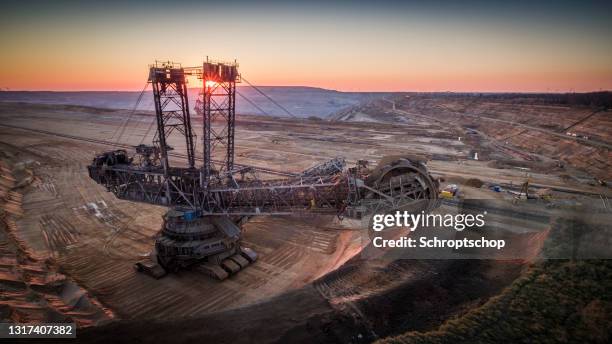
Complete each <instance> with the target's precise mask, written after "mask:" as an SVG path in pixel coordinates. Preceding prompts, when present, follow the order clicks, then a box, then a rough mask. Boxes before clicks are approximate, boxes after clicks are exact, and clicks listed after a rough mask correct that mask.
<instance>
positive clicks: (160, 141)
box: [149, 62, 195, 174]
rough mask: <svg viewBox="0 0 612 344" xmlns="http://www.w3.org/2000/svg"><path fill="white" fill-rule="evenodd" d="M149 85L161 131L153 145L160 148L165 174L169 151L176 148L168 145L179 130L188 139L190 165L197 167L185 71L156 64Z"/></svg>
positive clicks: (168, 64)
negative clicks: (169, 139)
mask: <svg viewBox="0 0 612 344" xmlns="http://www.w3.org/2000/svg"><path fill="white" fill-rule="evenodd" d="M149 82H151V84H152V86H153V98H154V103H155V115H156V119H157V132H156V134H155V138H154V139H153V143H154V144H155V145H157V146H158V147H159V149H160V152H161V159H162V167H163V168H164V170H165V172H167V169H168V168H169V167H170V166H169V163H168V150H171V149H172V148H171V147H170V146H169V145H168V140H167V138H168V137H169V136H170V134H172V132H173V131H174V130H176V131H178V132H179V133H181V134H182V135H183V136H184V137H185V147H186V151H187V162H188V164H189V167H190V168H195V148H194V137H193V136H194V135H193V131H192V129H191V116H190V114H189V100H188V96H187V83H186V81H185V71H184V70H183V69H182V68H180V66H175V65H174V64H173V63H170V62H168V63H163V64H160V63H157V62H156V64H155V65H153V66H151V68H150V72H149ZM166 174H167V173H166Z"/></svg>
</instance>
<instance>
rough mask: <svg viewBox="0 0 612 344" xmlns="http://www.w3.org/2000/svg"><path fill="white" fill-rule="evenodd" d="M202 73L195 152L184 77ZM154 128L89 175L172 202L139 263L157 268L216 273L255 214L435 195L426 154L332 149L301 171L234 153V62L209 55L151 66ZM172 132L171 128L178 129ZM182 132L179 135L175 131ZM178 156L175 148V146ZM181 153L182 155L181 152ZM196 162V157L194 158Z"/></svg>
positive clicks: (235, 260) (237, 264) (418, 202)
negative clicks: (357, 156) (176, 161)
mask: <svg viewBox="0 0 612 344" xmlns="http://www.w3.org/2000/svg"><path fill="white" fill-rule="evenodd" d="M188 76H195V77H197V78H199V79H201V80H202V84H203V89H202V92H201V95H200V97H201V98H200V99H198V104H199V109H198V112H199V113H201V114H202V117H201V118H202V126H203V132H202V147H203V156H201V157H196V154H195V151H196V150H195V140H196V136H195V134H194V131H193V129H192V126H191V120H192V119H191V116H190V110H189V101H188V96H187V82H186V77H188ZM148 82H149V83H150V84H151V85H152V89H153V98H154V103H155V115H156V124H157V131H156V134H155V137H154V139H153V144H152V145H143V144H141V145H139V146H136V147H135V152H134V155H133V156H128V155H129V154H128V152H127V151H126V150H115V151H109V152H104V153H102V154H99V155H97V156H96V157H95V158H94V159H93V162H92V164H91V165H89V166H88V171H89V176H90V177H91V178H92V179H93V180H94V181H96V182H97V183H98V184H101V185H103V186H105V187H106V189H107V190H108V191H110V192H112V193H113V194H114V195H115V196H116V197H117V198H120V199H124V200H130V201H136V202H145V203H149V204H156V205H162V206H166V207H168V208H170V209H169V210H168V211H167V213H166V214H165V215H164V218H163V225H162V228H161V230H160V232H159V235H158V237H157V239H156V242H155V250H154V254H152V257H151V260H150V261H144V262H139V263H137V268H138V269H139V270H141V271H144V272H147V273H149V274H150V275H153V276H154V277H161V276H163V275H164V274H165V273H166V272H173V271H177V270H179V269H181V268H185V267H188V266H193V265H196V266H197V268H198V269H200V270H202V271H204V272H206V273H208V274H209V275H211V276H212V277H214V278H217V279H220V280H223V279H225V278H227V277H229V276H231V275H232V274H235V273H237V272H238V271H240V270H241V269H244V268H245V267H246V266H248V265H249V264H252V263H253V262H255V261H256V259H257V254H256V253H255V252H254V251H253V250H251V249H249V248H247V247H244V246H243V245H242V244H241V237H242V235H241V226H242V225H243V224H244V223H245V222H246V221H248V219H249V218H251V217H253V216H264V215H291V214H296V213H313V214H332V215H338V216H348V217H353V218H360V217H363V216H367V215H368V214H372V213H375V212H379V213H380V212H390V211H395V210H410V211H416V212H421V211H426V212H428V211H430V210H432V209H433V208H434V207H436V206H437V204H438V182H437V181H436V180H435V179H434V178H433V177H432V176H431V175H430V174H429V173H428V171H427V168H426V166H425V164H424V162H423V161H421V160H419V159H415V158H410V157H397V158H393V159H382V161H381V163H379V164H378V166H376V167H374V168H370V167H369V166H368V164H367V161H358V162H357V165H356V166H354V167H351V168H347V167H346V164H345V161H344V159H343V158H340V157H338V158H335V159H332V160H330V161H327V162H324V163H322V164H319V165H316V166H314V167H312V168H310V169H308V170H305V171H303V172H302V173H289V172H284V171H275V170H271V169H267V168H260V167H254V166H248V165H242V164H237V163H235V162H234V130H235V118H236V116H235V115H236V113H235V105H236V83H238V82H240V74H239V73H238V65H237V64H236V63H235V62H234V63H227V62H217V61H210V60H206V61H205V62H204V63H203V64H202V65H201V66H198V67H182V66H180V65H178V64H174V63H171V62H167V63H159V62H156V63H155V64H153V65H151V66H150V72H149V79H148ZM172 133H179V134H180V135H174V136H175V137H173V139H174V140H173V142H172V144H173V145H183V146H184V151H185V152H186V155H180V157H183V158H186V166H171V165H170V161H169V152H170V151H171V150H172V147H171V146H170V145H169V142H168V141H169V138H170V134H172ZM177 136H178V137H177ZM181 137H182V138H181ZM172 156H173V157H174V156H177V153H174V154H173V155H172ZM183 160H185V159H183ZM196 162H197V163H198V165H196Z"/></svg>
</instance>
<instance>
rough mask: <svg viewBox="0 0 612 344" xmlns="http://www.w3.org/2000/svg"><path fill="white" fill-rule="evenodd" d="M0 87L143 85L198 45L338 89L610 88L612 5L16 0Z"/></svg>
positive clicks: (272, 77) (0, 60)
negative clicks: (152, 70)
mask: <svg viewBox="0 0 612 344" xmlns="http://www.w3.org/2000/svg"><path fill="white" fill-rule="evenodd" d="M1 6H2V7H1V10H0V43H1V46H2V52H1V54H0V88H9V89H11V90H58V91H59V90H140V89H142V87H143V86H144V83H145V82H146V77H147V65H148V64H149V63H151V62H153V61H154V60H155V59H171V60H174V61H178V62H182V63H183V65H198V64H200V63H201V61H202V59H203V58H204V57H205V56H210V57H212V58H217V59H228V60H233V59H234V58H235V59H237V60H238V62H239V63H240V71H241V73H242V74H244V76H245V77H246V78H247V79H248V80H249V81H251V82H253V83H256V84H259V85H304V86H315V87H323V88H329V89H337V90H342V91H493V92H504V91H524V92H538V91H544V92H567V91H577V92H579V91H593V90H600V89H608V90H609V89H612V3H611V2H610V1H607V2H583V1H572V2H563V1H548V2H539V1H525V2H519V3H515V4H505V3H504V2H495V1H471V2H462V3H459V2H454V1H429V2H426V3H418V2H407V1H384V0H383V1H368V2H359V1H350V2H349V1H345V2H332V1H316V0H311V1H308V2H303V3H297V2H289V1H279V2H256V1H242V2H240V1H238V2H236V1H234V2H232V1H226V0H224V1H218V2H206V1H204V2H202V1H199V2H174V1H131V2H123V1H106V2H104V3H93V2H92V3H87V2H84V1H74V2H71V1H44V2H37V1H15V2H12V3H10V2H9V3H3V5H1ZM192 86H195V85H193V84H192Z"/></svg>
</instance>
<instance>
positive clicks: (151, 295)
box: [0, 98, 610, 342]
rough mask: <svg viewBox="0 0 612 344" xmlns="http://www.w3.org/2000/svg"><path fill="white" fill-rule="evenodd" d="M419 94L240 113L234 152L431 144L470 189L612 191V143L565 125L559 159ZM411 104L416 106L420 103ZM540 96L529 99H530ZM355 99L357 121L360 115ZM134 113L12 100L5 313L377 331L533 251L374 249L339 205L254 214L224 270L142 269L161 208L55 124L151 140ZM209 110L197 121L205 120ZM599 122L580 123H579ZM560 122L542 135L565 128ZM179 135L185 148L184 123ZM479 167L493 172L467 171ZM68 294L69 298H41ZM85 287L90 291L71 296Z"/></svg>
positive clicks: (280, 166) (265, 154)
mask: <svg viewBox="0 0 612 344" xmlns="http://www.w3.org/2000/svg"><path fill="white" fill-rule="evenodd" d="M401 101H403V100H401V99H400V100H398V104H399V103H400V102H401ZM411 101H412V100H410V99H408V98H407V100H406V102H407V103H406V105H402V106H405V107H399V106H398V108H396V109H395V110H393V109H391V108H390V104H389V103H388V102H381V103H380V104H378V103H372V104H368V105H367V106H366V107H365V108H358V109H354V110H353V111H354V112H353V113H351V112H347V114H342V115H339V117H338V118H339V119H341V120H340V121H333V122H328V121H319V120H294V119H278V118H267V117H257V116H241V117H239V118H238V122H237V123H238V124H237V129H236V160H237V162H239V163H243V164H251V165H255V166H261V167H266V168H272V169H277V170H284V171H291V172H297V171H301V170H303V169H305V168H307V167H310V166H312V165H314V164H315V163H317V162H321V161H324V160H326V159H328V158H332V157H335V156H345V157H346V158H347V160H348V162H349V164H351V163H352V162H355V161H356V160H358V159H368V160H371V161H373V162H375V161H376V160H377V159H379V158H381V157H383V156H386V155H397V154H420V155H425V156H427V157H429V158H430V159H431V161H430V162H429V163H428V166H429V168H430V169H431V170H432V172H433V173H434V174H435V175H437V176H440V177H443V178H444V179H445V180H446V181H447V182H445V183H455V184H459V185H460V186H461V190H462V191H461V192H462V193H463V195H464V196H465V197H467V198H485V199H488V198H501V199H503V198H508V197H510V198H511V197H512V196H511V195H508V194H501V193H495V192H493V191H490V190H488V188H487V187H486V186H489V185H504V187H506V188H508V189H513V188H514V189H519V188H520V185H521V184H522V183H523V182H524V181H525V179H526V178H527V177H526V174H527V173H528V174H529V180H530V183H531V185H533V187H535V188H540V189H542V188H549V189H552V190H554V192H555V193H556V194H555V196H556V197H558V198H560V199H563V198H571V197H583V196H582V194H597V195H602V196H604V197H607V196H609V195H610V189H609V188H608V187H604V186H601V185H598V184H596V183H593V177H594V176H595V177H598V178H604V179H608V178H609V168H608V167H609V165H608V164H609V161H610V160H609V157H610V153H609V150H608V148H605V146H597V147H593V146H592V145H589V144H590V143H589V144H584V143H583V142H581V141H575V140H573V139H569V140H570V141H571V142H570V143H568V145H570V146H572V147H573V145H576V146H577V147H576V148H575V149H574V150H571V152H570V153H568V154H566V155H563V156H562V157H561V160H563V161H564V162H566V166H564V167H558V164H556V163H555V161H558V160H559V156H558V155H559V154H561V153H562V152H561V153H560V151H559V150H558V148H554V149H553V148H551V149H550V150H549V149H545V150H536V151H532V150H531V149H530V147H528V146H527V144H526V143H523V144H515V143H513V142H514V141H512V142H510V138H508V137H503V138H502V137H501V134H500V133H497V132H495V129H494V128H493V127H494V126H490V127H489V126H487V125H484V124H481V125H479V126H474V125H472V124H470V125H468V124H461V123H455V122H453V121H454V119H453V117H452V116H454V115H451V114H445V115H440V116H439V118H438V116H437V115H436V116H433V114H432V111H433V110H431V109H437V108H438V107H436V106H433V105H431V104H427V103H426V101H425V100H419V102H417V103H415V104H416V105H415V104H413V103H410V102H411ZM445 106H447V107H452V106H455V104H454V103H450V104H446V103H445ZM457 106H458V105H457ZM474 106H476V105H474ZM482 106H486V104H485V105H482ZM408 107H414V108H416V109H419V111H420V112H419V113H418V114H415V115H411V112H410V111H409V109H408ZM400 109H405V110H400ZM411 109H412V108H411ZM487 109H489V108H487ZM489 110H490V109H489ZM489 110H487V111H489ZM540 110H541V109H540V108H537V109H534V108H529V109H527V110H525V109H524V108H523V107H521V111H526V112H527V113H531V112H537V111H540ZM449 111H450V110H449ZM466 111H467V110H466ZM470 111H471V110H470ZM508 111H510V110H508ZM542 111H543V110H542ZM356 113H358V114H359V116H358V117H357V120H358V121H352V120H351V119H353V120H354V119H355V118H354V117H350V116H352V115H354V114H356ZM441 113H445V112H444V111H442V112H441ZM537 113H538V114H539V113H540V112H537ZM343 116H344V117H343ZM568 116H569V117H571V116H574V117H576V118H579V117H580V115H575V114H573V113H572V115H571V116H570V115H568ZM125 117H126V111H118V110H101V109H94V108H84V107H74V106H57V105H56V106H48V105H26V104H18V103H0V160H1V162H2V170H3V172H2V173H3V174H2V180H1V184H2V189H1V190H0V191H1V192H2V194H1V195H0V196H2V197H0V198H2V200H3V201H2V203H1V205H2V213H1V214H2V217H3V222H2V225H3V227H2V232H0V262H2V264H1V265H0V268H3V269H4V270H0V290H1V291H2V299H1V300H0V306H1V307H2V308H0V315H2V317H3V318H4V319H12V320H18V319H22V318H23V319H28V320H32V321H50V320H53V319H57V317H58V316H57V314H59V315H61V316H63V317H67V318H73V319H77V322H79V324H81V326H83V327H87V326H91V325H103V324H104V323H106V322H108V321H111V320H113V319H114V320H120V321H115V322H112V324H110V325H105V326H102V327H99V326H97V327H92V328H90V329H89V330H84V331H83V332H82V333H83V335H82V337H81V336H79V337H81V338H82V339H84V340H85V339H87V340H90V341H103V340H106V339H107V337H106V336H104V335H103V334H104V333H107V334H108V333H110V332H109V331H111V330H113V331H117V332H113V337H115V339H116V338H120V339H121V340H124V341H126V342H129V341H133V340H135V339H136V338H142V340H147V339H151V340H152V339H156V340H164V339H169V338H172V339H175V340H176V339H178V340H179V341H183V342H188V341H190V340H191V339H194V338H198V339H200V340H204V339H210V340H214V342H252V341H253V338H254V337H257V339H258V341H260V342H276V341H287V340H303V341H315V342H333V341H339V342H346V341H353V342H361V341H363V342H369V341H371V340H373V339H376V338H380V337H384V336H387V335H392V334H399V333H402V332H404V331H406V330H408V329H412V330H415V329H416V330H422V329H429V328H433V327H435V326H437V325H438V324H439V323H440V322H442V321H443V320H444V319H447V318H448V317H450V316H452V315H457V314H461V313H462V312H464V311H465V310H467V309H468V308H470V307H471V306H473V305H476V304H480V303H482V302H484V301H485V300H486V299H488V298H489V297H490V296H493V295H495V294H496V293H497V292H499V290H501V288H503V287H504V286H506V285H507V284H508V283H510V282H511V281H512V280H514V279H515V278H516V277H517V276H519V275H520V273H521V271H522V269H523V267H524V264H526V263H527V262H526V261H522V260H521V261H458V260H457V261H436V260H430V261H427V260H426V261H417V260H396V259H392V258H387V259H377V260H362V259H361V257H360V255H359V252H360V251H361V249H362V246H363V244H364V243H363V241H362V236H361V234H362V232H361V230H360V228H359V227H360V224H359V223H356V222H350V221H344V222H342V223H340V222H339V221H337V220H335V219H333V218H331V217H330V218H328V219H325V220H323V221H322V220H320V219H317V220H316V221H315V219H308V218H256V219H253V220H251V221H250V222H249V223H248V224H247V225H246V226H245V228H244V230H245V233H244V241H245V246H248V247H251V248H253V249H255V250H256V251H257V252H258V253H259V255H260V259H259V260H258V261H257V262H256V263H255V264H253V265H252V266H250V267H249V268H247V269H245V270H244V271H241V272H240V273H239V274H237V275H235V276H233V277H231V278H230V279H228V280H226V281H223V282H217V281H213V280H211V279H210V278H209V277H207V276H206V275H205V274H203V273H201V272H199V271H181V272H180V273H178V274H174V275H170V276H167V277H165V278H163V279H161V280H153V279H151V278H150V277H148V276H145V275H141V274H138V273H136V272H134V270H133V268H132V265H133V263H134V261H135V260H137V259H139V258H141V257H142V256H145V255H147V254H148V253H149V252H150V250H151V248H152V246H153V242H154V238H155V235H156V233H157V231H158V230H159V228H160V225H161V215H162V214H163V213H164V212H165V209H164V208H162V207H156V206H150V205H145V204H137V203H131V202H126V201H121V200H118V199H115V198H114V197H113V195H112V194H111V193H108V192H106V191H105V190H104V189H102V188H101V187H99V186H98V185H97V184H95V183H94V182H93V181H91V180H90V179H89V178H88V176H87V170H86V165H87V164H88V163H89V162H90V161H91V159H92V158H93V156H94V154H95V153H96V152H100V151H103V150H107V149H108V148H109V147H108V146H105V145H103V144H100V143H94V142H86V141H79V140H74V139H70V138H67V137H65V136H53V135H49V134H48V133H57V134H62V135H73V136H75V137H79V138H90V139H91V138H93V139H98V140H105V141H111V142H120V143H127V144H134V145H135V144H138V143H140V142H142V141H144V142H145V143H146V142H150V141H151V139H152V137H153V131H152V130H151V131H149V130H148V128H149V126H150V122H151V121H152V116H151V114H149V113H138V114H136V115H135V116H133V117H132V120H131V121H130V123H128V125H127V127H126V130H125V132H123V134H121V131H120V130H119V131H118V130H117V128H118V125H119V123H121V121H122V120H123V119H124V118H125ZM574 117H571V118H569V119H567V122H568V123H571V122H572V121H573V120H574ZM364 118H365V119H368V120H367V121H366V122H367V123H364V122H363V119H364ZM402 118H403V119H402ZM500 118H504V120H505V119H506V117H503V116H501V115H500ZM369 119H374V120H369ZM466 121H468V122H469V121H470V120H466ZM197 122H198V121H197V120H196V125H195V131H196V133H200V132H201V126H200V125H199V124H197ZM482 123H484V122H482ZM398 124H401V125H398ZM563 125H565V124H563ZM9 126H10V127H9ZM468 127H469V128H470V129H466V128H468ZM588 127H589V124H588V123H582V124H581V126H580V128H582V129H581V130H583V131H588V130H587V129H586V128H588ZM593 127H594V128H599V127H598V126H593ZM18 128H21V129H18ZM27 129H31V130H27ZM32 130H35V131H32ZM517 130H518V129H517ZM520 130H527V131H525V133H527V132H528V131H529V129H525V128H523V129H520ZM41 131H45V132H48V133H47V134H45V133H42V132H41ZM471 132H473V133H474V134H469V133H471ZM538 133H541V135H540V134H538V135H540V136H538V137H541V136H544V134H545V133H543V132H540V131H538ZM507 134H508V135H509V134H511V133H510V132H508V133H507ZM517 135H519V134H517ZM520 135H524V133H521V134H520ZM592 135H593V137H595V135H597V140H599V141H597V142H603V143H604V144H607V143H606V142H609V141H606V140H609V136H608V135H609V132H607V131H606V130H602V129H597V132H596V133H595V131H594V132H593V134H592ZM469 136H474V138H468V137H469ZM550 136H551V138H548V137H543V138H542V140H551V142H552V141H554V140H556V139H557V138H558V136H554V135H550ZM459 137H462V138H463V139H461V140H459V139H458V138H459ZM198 141H199V140H198ZM506 141H508V142H507V143H506ZM524 141H525V138H523V139H521V140H519V141H518V142H524ZM563 142H564V141H563ZM170 144H171V145H173V146H174V147H175V149H176V151H178V152H180V151H181V147H182V146H181V141H180V140H179V139H178V138H177V139H174V140H171V142H170ZM562 144H565V143H562ZM583 146H585V147H586V148H585V147H583ZM555 149H557V150H555ZM568 149H569V148H568ZM572 149H573V148H572ZM589 149H593V150H594V151H593V154H595V157H596V159H600V158H598V157H601V159H603V163H602V162H598V163H593V164H590V165H588V166H585V165H584V164H583V163H582V160H581V159H578V158H576V155H577V154H579V153H580V152H583V150H584V152H589ZM197 151H198V152H199V151H201V144H199V145H198V147H197ZM474 152H480V155H481V158H480V159H479V160H474V159H472V158H471V157H473V155H474ZM563 152H565V151H563ZM597 161H599V160H597ZM173 162H174V163H180V161H177V160H175V161H173ZM602 164H603V165H602ZM525 166H528V167H525ZM517 167H519V168H517ZM606 168H607V170H606ZM526 169H527V170H526ZM604 170H606V171H607V172H605V173H604V172H603V171H604ZM526 171H528V172H526ZM606 173H608V174H606ZM565 176H569V178H568V177H565ZM469 178H478V179H480V180H481V181H482V182H484V183H485V186H483V188H474V187H469V186H464V185H465V184H466V183H467V180H468V179H469ZM19 183H21V184H20V185H18V184H19ZM443 184H444V183H443ZM468 184H469V183H468ZM383 258H384V255H383ZM30 265H35V266H37V269H38V270H44V273H42V274H43V275H44V276H50V275H53V276H56V275H57V276H60V277H59V278H60V280H61V283H58V284H57V285H59V287H57V288H56V289H53V291H51V292H46V291H45V292H38V294H37V295H36V297H34V296H32V297H28V295H27V294H28V293H31V291H32V290H36V288H35V284H36V283H33V282H32V281H31V279H28V278H26V277H22V276H23V273H22V272H23V271H26V270H28V269H30V268H29V266H30ZM32 269H33V268H32ZM30 270H31V269H30ZM45 278H50V277H45ZM45 283H46V282H45ZM43 284H44V283H43ZM11 288H13V289H14V291H13V289H11ZM41 295H42V296H41ZM62 295H63V296H64V298H63V299H62V300H64V301H62V302H63V303H60V302H59V301H57V302H55V299H53V300H52V301H51V302H49V301H41V300H42V299H46V300H49V299H50V298H53V297H55V298H60V299H61V297H60V296H62ZM74 295H80V296H82V297H81V299H80V300H82V301H79V302H72V301H70V300H72V299H74ZM38 309H44V311H39V310H38ZM82 313H85V314H86V315H83V314H82ZM183 317H187V319H183ZM79 319H83V320H81V321H79ZM147 319H154V320H147ZM264 325H265V326H264ZM237 329H240V330H241V332H239V331H237ZM115 333H116V334H115ZM176 333H181V335H180V336H176ZM239 333H240V334H239Z"/></svg>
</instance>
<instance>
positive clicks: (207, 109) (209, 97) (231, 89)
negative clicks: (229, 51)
mask: <svg viewBox="0 0 612 344" xmlns="http://www.w3.org/2000/svg"><path fill="white" fill-rule="evenodd" d="M202 81H203V92H202V114H203V124H204V125H203V126H204V133H203V138H202V141H203V147H204V157H203V158H204V164H203V166H202V175H203V178H202V180H203V181H204V180H208V179H209V178H210V176H211V175H213V174H219V175H220V174H223V173H227V172H229V171H232V169H233V168H234V130H235V121H236V82H240V75H239V74H238V65H237V63H235V62H233V63H224V62H211V61H209V60H208V59H207V60H206V61H205V62H204V65H203V68H202ZM213 158H214V160H215V161H216V162H213Z"/></svg>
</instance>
